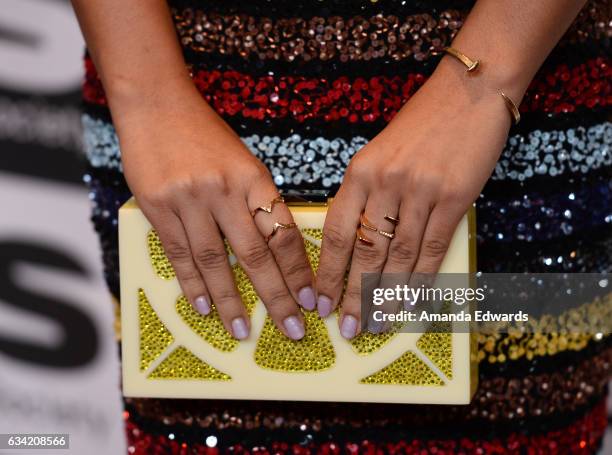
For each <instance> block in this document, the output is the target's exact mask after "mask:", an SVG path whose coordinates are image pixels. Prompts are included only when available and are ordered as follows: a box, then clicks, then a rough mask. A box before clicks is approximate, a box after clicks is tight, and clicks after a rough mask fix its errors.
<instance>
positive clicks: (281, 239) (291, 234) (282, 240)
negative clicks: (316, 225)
mask: <svg viewBox="0 0 612 455" xmlns="http://www.w3.org/2000/svg"><path fill="white" fill-rule="evenodd" d="M270 246H271V247H273V248H276V249H278V250H281V251H285V250H286V249H288V248H292V247H295V246H299V247H301V246H302V234H301V233H300V231H299V229H280V230H279V232H277V233H276V235H275V236H274V237H273V238H272V239H270Z"/></svg>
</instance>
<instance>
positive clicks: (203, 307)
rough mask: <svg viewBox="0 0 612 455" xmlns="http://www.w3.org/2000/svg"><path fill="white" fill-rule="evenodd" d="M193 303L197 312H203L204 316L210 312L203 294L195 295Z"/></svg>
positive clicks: (208, 304)
mask: <svg viewBox="0 0 612 455" xmlns="http://www.w3.org/2000/svg"><path fill="white" fill-rule="evenodd" d="M194 304H195V307H196V310H198V313H200V314H203V315H204V316H206V315H208V313H210V303H208V299H207V298H206V297H204V296H203V295H201V296H200V297H197V298H196V299H195V301H194Z"/></svg>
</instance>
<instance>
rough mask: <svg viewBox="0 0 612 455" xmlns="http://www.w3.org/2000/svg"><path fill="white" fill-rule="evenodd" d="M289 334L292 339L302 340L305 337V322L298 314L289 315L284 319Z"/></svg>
mask: <svg viewBox="0 0 612 455" xmlns="http://www.w3.org/2000/svg"><path fill="white" fill-rule="evenodd" d="M283 325H284V326H285V330H286V331H287V335H289V338H291V339H292V340H301V339H302V338H304V324H302V321H300V320H299V319H298V318H297V317H296V316H289V317H287V318H285V320H284V321H283Z"/></svg>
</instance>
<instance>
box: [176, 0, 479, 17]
mask: <svg viewBox="0 0 612 455" xmlns="http://www.w3.org/2000/svg"><path fill="white" fill-rule="evenodd" d="M168 3H169V5H170V6H171V7H174V8H197V9H201V10H205V11H210V12H215V13H221V14H248V15H250V16H257V17H262V16H265V17H270V18H276V17H303V18H310V17H312V16H323V17H327V16H348V15H364V14H370V15H374V14H379V13H380V14H397V15H406V14H419V13H434V12H440V11H444V10H446V9H450V8H453V9H464V10H467V9H471V7H472V6H473V5H474V0H436V1H427V0H377V1H371V0H295V1H294V0H251V1H248V2H246V1H243V0H223V1H217V0H169V1H168Z"/></svg>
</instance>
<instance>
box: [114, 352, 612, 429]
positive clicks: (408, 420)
mask: <svg viewBox="0 0 612 455" xmlns="http://www.w3.org/2000/svg"><path fill="white" fill-rule="evenodd" d="M611 373H612V348H607V349H605V350H604V351H602V352H600V353H598V354H596V355H594V356H591V357H589V358H585V359H583V360H582V361H581V362H579V363H572V364H569V365H566V366H564V367H562V368H559V369H558V370H556V371H553V372H550V373H541V374H530V375H525V376H519V377H509V378H507V377H481V379H480V383H479V386H478V390H477V391H476V395H475V396H474V398H473V400H472V403H471V404H470V405H469V406H415V405H413V406H404V408H405V411H406V412H402V413H401V415H398V414H397V413H396V412H395V411H396V410H397V407H396V406H394V405H386V404H369V405H368V404H366V405H362V404H351V406H350V407H347V406H337V405H334V404H329V403H293V404H292V405H291V409H290V410H288V409H287V408H286V407H285V406H283V405H282V404H280V403H274V402H270V403H258V404H257V406H253V407H251V406H249V405H248V404H246V403H244V402H242V403H240V402H235V403H230V402H227V401H226V402H223V403H219V402H210V401H208V402H207V404H206V406H202V405H201V402H200V401H198V400H157V399H139V398H126V400H125V401H126V404H127V405H128V407H129V409H130V411H131V412H133V413H136V414H137V415H139V416H141V417H143V418H146V419H150V420H152V421H157V422H163V423H164V425H186V426H192V425H196V426H200V427H204V428H210V429H215V430H223V429H227V428H233V429H262V428H263V429H278V428H285V429H290V428H304V426H306V428H307V429H308V430H314V431H320V430H322V429H325V428H329V427H332V426H336V425H346V424H348V425H357V424H359V423H361V424H362V423H363V421H364V419H367V421H368V425H369V426H370V427H384V426H385V423H386V422H387V421H388V418H389V415H393V416H394V418H395V419H399V420H398V422H397V423H398V424H401V425H409V426H410V427H411V428H412V427H427V426H431V425H440V424H448V423H452V422H463V423H467V422H470V421H480V420H481V419H484V420H486V421H491V422H512V421H517V420H523V419H527V418H530V417H554V415H556V414H559V413H571V412H573V411H576V410H579V409H581V408H584V407H585V406H588V405H589V404H590V403H592V402H593V400H595V399H597V398H598V397H601V396H602V395H603V393H604V392H605V389H606V384H607V382H608V379H609V377H610V374H611ZM568 397H571V399H570V398H568ZM289 411H290V412H289ZM410 411H418V412H410Z"/></svg>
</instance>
